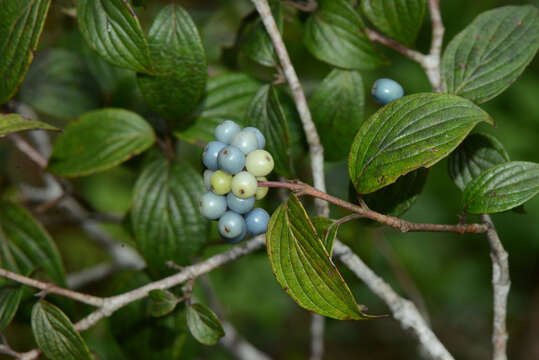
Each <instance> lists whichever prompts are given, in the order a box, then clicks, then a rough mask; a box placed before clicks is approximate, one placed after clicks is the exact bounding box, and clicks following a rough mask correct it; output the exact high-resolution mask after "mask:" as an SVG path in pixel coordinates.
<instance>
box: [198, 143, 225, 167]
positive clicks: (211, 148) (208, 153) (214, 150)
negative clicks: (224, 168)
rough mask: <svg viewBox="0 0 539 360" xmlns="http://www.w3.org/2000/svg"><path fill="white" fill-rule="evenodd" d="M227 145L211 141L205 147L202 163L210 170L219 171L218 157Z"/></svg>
mask: <svg viewBox="0 0 539 360" xmlns="http://www.w3.org/2000/svg"><path fill="white" fill-rule="evenodd" d="M225 146H226V145H225V144H223V143H222V142H220V141H211V142H209V143H208V144H206V146H205V147H204V152H203V153H202V162H203V163H204V165H206V167H207V168H208V169H210V170H213V171H215V170H218V169H219V167H218V165H217V156H218V155H219V151H221V150H222V149H223V148H224V147H225Z"/></svg>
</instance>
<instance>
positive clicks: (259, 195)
mask: <svg viewBox="0 0 539 360" xmlns="http://www.w3.org/2000/svg"><path fill="white" fill-rule="evenodd" d="M256 180H257V181H268V179H266V178H265V177H264V176H257V178H256ZM268 191H269V188H268V187H267V186H259V187H258V188H257V189H256V193H255V199H256V200H262V199H263V198H265V197H266V195H268Z"/></svg>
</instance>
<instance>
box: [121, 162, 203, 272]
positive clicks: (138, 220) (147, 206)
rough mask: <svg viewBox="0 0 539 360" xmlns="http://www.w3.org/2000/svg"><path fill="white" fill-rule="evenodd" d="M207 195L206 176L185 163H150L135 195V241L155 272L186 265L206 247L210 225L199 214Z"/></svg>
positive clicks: (133, 222) (134, 192) (133, 212)
mask: <svg viewBox="0 0 539 360" xmlns="http://www.w3.org/2000/svg"><path fill="white" fill-rule="evenodd" d="M204 193H205V188H204V184H203V181H202V176H201V175H200V174H199V173H198V172H197V171H195V169H193V168H192V167H191V165H189V164H188V163H185V162H175V161H172V162H169V161H167V160H166V159H162V158H159V159H157V160H155V161H153V162H151V163H149V164H148V165H147V166H146V167H145V168H144V170H143V171H142V173H141V175H140V176H139V178H138V180H137V182H136V184H135V189H134V191H133V194H134V196H133V206H132V214H131V222H132V227H133V232H134V234H135V241H136V244H137V247H138V249H139V250H140V252H141V253H142V255H143V257H144V259H145V260H146V263H147V264H148V267H149V268H150V269H151V270H158V271H159V270H167V269H168V268H167V267H166V265H165V263H166V262H167V261H168V260H172V261H174V262H175V263H176V264H179V265H185V264H187V263H188V262H189V259H190V258H191V256H193V255H195V254H196V253H197V252H198V251H199V250H200V249H201V248H202V246H203V245H204V244H205V243H206V241H207V238H208V235H209V222H208V221H207V220H206V219H205V218H204V217H202V215H200V212H199V211H198V200H199V198H200V196H202V194H204Z"/></svg>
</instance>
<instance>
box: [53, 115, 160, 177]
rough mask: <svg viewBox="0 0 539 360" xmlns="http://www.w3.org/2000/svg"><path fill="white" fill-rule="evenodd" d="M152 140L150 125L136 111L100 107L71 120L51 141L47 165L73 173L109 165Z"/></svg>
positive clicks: (70, 175)
mask: <svg viewBox="0 0 539 360" xmlns="http://www.w3.org/2000/svg"><path fill="white" fill-rule="evenodd" d="M154 142H155V134H154V132H153V129H152V127H151V126H150V125H149V124H148V123H147V122H146V121H145V120H144V119H143V118H142V117H140V116H139V115H137V114H135V113H133V112H131V111H128V110H122V109H102V110H96V111H92V112H89V113H86V114H84V115H82V116H81V117H80V118H79V119H78V120H76V121H74V122H72V123H71V124H70V125H69V126H68V127H67V128H66V129H65V132H64V133H63V134H62V135H60V136H59V137H58V139H57V140H56V143H55V144H54V149H53V152H52V156H51V160H50V162H49V167H48V169H49V170H50V171H51V172H53V173H56V174H58V175H61V176H66V177H76V176H83V175H88V174H92V173H95V172H99V171H103V170H107V169H110V168H112V167H114V166H116V165H118V164H120V163H122V162H124V161H126V160H128V159H130V158H131V157H133V156H134V155H137V154H140V153H141V152H143V151H144V150H146V149H148V148H149V147H150V146H152V144H153V143H154Z"/></svg>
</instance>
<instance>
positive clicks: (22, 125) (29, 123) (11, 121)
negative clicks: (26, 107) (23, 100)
mask: <svg viewBox="0 0 539 360" xmlns="http://www.w3.org/2000/svg"><path fill="white" fill-rule="evenodd" d="M37 129H39V130H51V131H59V130H60V129H58V128H56V127H54V126H52V125H49V124H47V123H44V122H41V121H37V120H30V119H25V118H23V117H22V116H21V115H19V114H6V115H4V114H0V138H1V137H3V136H6V135H7V134H11V133H14V132H19V131H25V130H37Z"/></svg>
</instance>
